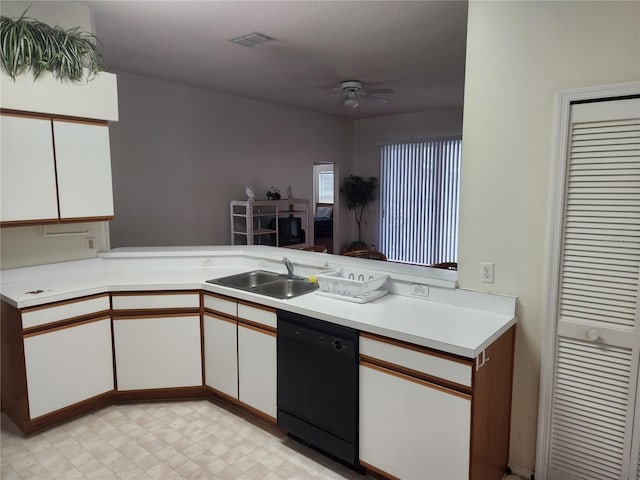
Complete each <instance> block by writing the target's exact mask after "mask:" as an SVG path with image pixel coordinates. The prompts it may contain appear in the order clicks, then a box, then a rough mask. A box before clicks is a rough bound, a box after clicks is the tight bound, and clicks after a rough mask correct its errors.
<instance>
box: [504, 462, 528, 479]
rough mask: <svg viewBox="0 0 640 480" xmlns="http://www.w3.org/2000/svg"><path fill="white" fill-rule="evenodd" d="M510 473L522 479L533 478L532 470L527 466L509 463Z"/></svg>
mask: <svg viewBox="0 0 640 480" xmlns="http://www.w3.org/2000/svg"><path fill="white" fill-rule="evenodd" d="M509 468H510V469H511V474H512V475H515V476H517V477H520V478H522V479H523V480H533V471H531V470H529V469H528V468H524V467H521V466H520V465H513V464H511V465H509Z"/></svg>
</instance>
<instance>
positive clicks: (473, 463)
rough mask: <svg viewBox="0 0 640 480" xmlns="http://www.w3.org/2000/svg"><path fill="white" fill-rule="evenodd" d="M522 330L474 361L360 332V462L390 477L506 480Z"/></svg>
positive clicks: (504, 337)
mask: <svg viewBox="0 0 640 480" xmlns="http://www.w3.org/2000/svg"><path fill="white" fill-rule="evenodd" d="M514 338H515V329H514V328H511V329H510V330H508V331H507V332H505V333H504V334H503V335H501V336H500V337H499V338H498V339H497V340H496V341H495V342H493V343H492V344H491V345H489V346H488V347H487V348H486V349H485V350H484V351H483V352H482V353H481V354H480V355H479V356H478V357H476V358H475V359H468V358H463V357H459V356H455V355H450V354H447V353H444V352H440V351H435V350H432V349H428V348H425V347H421V346H418V345H413V344H410V343H407V342H402V341H399V340H393V339H389V338H385V337H381V336H378V335H374V334H369V333H364V332H361V333H360V352H359V353H360V426H359V428H360V461H361V463H362V465H363V466H365V467H366V468H367V469H368V470H371V471H373V472H378V473H379V474H381V475H383V476H393V477H394V478H403V479H404V478H407V479H420V480H446V479H449V480H463V479H469V480H501V479H502V478H503V477H504V475H505V473H506V471H507V462H508V453H509V431H510V405H511V385H512V377H513V346H514Z"/></svg>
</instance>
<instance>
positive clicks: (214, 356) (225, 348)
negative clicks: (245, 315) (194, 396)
mask: <svg viewBox="0 0 640 480" xmlns="http://www.w3.org/2000/svg"><path fill="white" fill-rule="evenodd" d="M233 303H234V304H235V302H233ZM203 318H204V371H205V385H208V386H209V387H211V388H213V389H215V390H217V391H219V392H222V393H224V394H225V395H228V396H229V397H231V398H233V399H235V400H237V399H238V328H237V325H238V321H237V320H234V319H231V318H227V317H223V316H221V315H215V314H211V313H205V314H204V317H203Z"/></svg>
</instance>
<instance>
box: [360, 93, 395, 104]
mask: <svg viewBox="0 0 640 480" xmlns="http://www.w3.org/2000/svg"><path fill="white" fill-rule="evenodd" d="M363 98H364V99H366V100H372V101H374V102H376V103H380V104H384V103H389V100H387V99H386V98H382V97H378V96H376V95H366V96H363Z"/></svg>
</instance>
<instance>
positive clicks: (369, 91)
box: [361, 88, 396, 95]
mask: <svg viewBox="0 0 640 480" xmlns="http://www.w3.org/2000/svg"><path fill="white" fill-rule="evenodd" d="M372 93H396V92H395V91H394V90H393V89H392V88H374V89H373V90H367V91H366V92H361V94H362V95H371V94H372Z"/></svg>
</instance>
